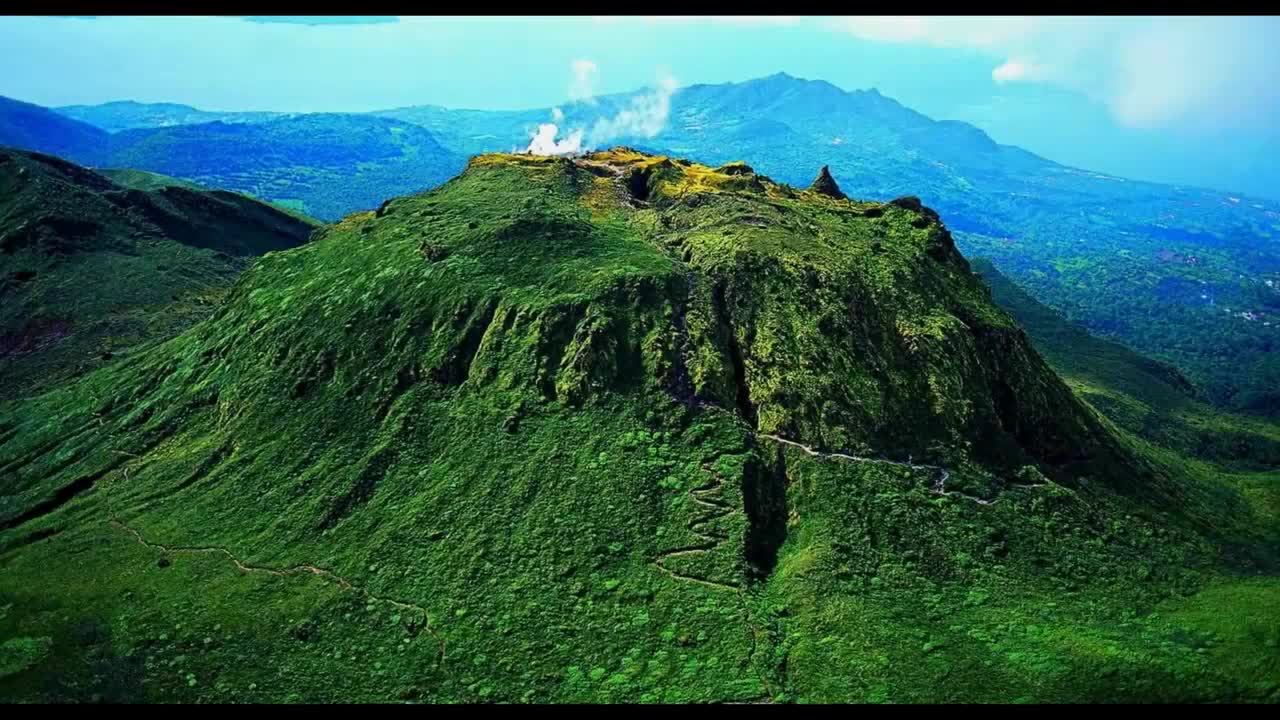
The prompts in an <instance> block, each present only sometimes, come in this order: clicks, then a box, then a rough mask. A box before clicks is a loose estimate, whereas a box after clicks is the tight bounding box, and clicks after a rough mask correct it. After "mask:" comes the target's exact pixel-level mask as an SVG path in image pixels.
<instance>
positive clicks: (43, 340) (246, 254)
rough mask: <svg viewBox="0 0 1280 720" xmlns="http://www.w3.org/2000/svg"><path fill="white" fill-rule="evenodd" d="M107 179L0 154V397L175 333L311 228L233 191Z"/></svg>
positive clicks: (40, 158)
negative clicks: (261, 260) (267, 255)
mask: <svg viewBox="0 0 1280 720" xmlns="http://www.w3.org/2000/svg"><path fill="white" fill-rule="evenodd" d="M113 175H114V176H115V177H118V178H120V179H122V180H125V181H127V183H128V184H123V183H122V184H117V183H115V182H113V181H112V180H111V179H108V177H105V176H103V175H100V174H97V173H94V172H92V171H90V170H86V169H84V168H81V167H79V166H76V165H73V164H71V163H68V162H66V161H63V160H59V159H57V158H54V157H51V156H47V155H39V154H36V153H27V152H20V151H15V150H3V149H0V298H2V299H3V302H2V303H0V377H3V379H4V382H3V385H2V387H0V399H6V398H13V397H17V396H20V395H24V394H28V393H31V392H34V391H36V390H39V389H42V388H43V389H48V388H51V387H56V386H57V385H58V384H59V383H60V382H62V381H64V380H65V379H66V378H67V377H69V376H71V375H75V374H78V373H80V372H83V371H86V370H90V369H93V368H96V367H100V366H102V365H104V364H106V363H108V362H111V361H113V360H114V359H116V358H118V357H119V356H122V355H125V354H128V353H131V352H133V351H136V350H138V349H140V348H142V347H145V346H146V345H147V344H148V343H150V342H152V341H156V340H161V339H165V338H168V337H171V336H173V335H176V334H177V333H179V332H180V331H182V330H184V329H186V328H187V327H189V326H190V325H191V324H192V323H194V322H196V321H197V320H200V319H203V318H205V317H208V316H209V314H210V313H211V312H212V311H213V308H215V307H216V306H217V305H218V303H219V302H220V301H221V298H222V297H223V295H224V294H225V292H226V290H227V289H228V288H229V287H230V285H231V283H232V281H233V280H234V279H235V276H236V275H237V274H238V273H239V272H240V270H242V269H243V268H244V267H245V266H246V265H247V264H248V263H249V262H250V261H251V259H252V258H254V257H256V256H258V255H261V254H262V253H264V252H269V251H272V250H283V249H286V248H290V247H294V246H296V245H300V244H302V243H303V242H306V240H307V238H308V237H309V236H310V234H311V232H312V230H313V229H315V227H316V226H317V224H316V222H315V221H314V220H310V219H300V218H299V217H297V216H296V215H290V214H285V213H284V212H281V211H279V210H276V209H273V208H271V207H268V206H266V205H263V204H262V203H259V202H256V201H253V200H251V199H249V198H246V197H243V196H241V195H237V194H234V193H228V192H224V191H209V190H203V189H199V188H197V187H195V186H191V185H187V184H173V183H168V182H162V181H161V180H160V178H159V176H154V175H150V174H141V173H126V174H124V175H123V177H122V175H121V174H120V173H113ZM144 180H145V183H146V187H144V188H142V189H130V188H131V187H136V185H135V183H137V182H141V181H144Z"/></svg>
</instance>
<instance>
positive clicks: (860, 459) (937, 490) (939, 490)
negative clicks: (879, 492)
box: [758, 433, 1045, 505]
mask: <svg viewBox="0 0 1280 720" xmlns="http://www.w3.org/2000/svg"><path fill="white" fill-rule="evenodd" d="M758 436H759V437H762V438H768V439H769V440H772V441H774V442H776V443H781V444H783V445H790V446H791V447H795V448H799V449H801V450H803V451H805V452H806V453H808V454H809V455H812V456H814V457H817V458H835V459H837V460H844V461H846V462H852V463H876V464H880V465H896V466H898V467H904V468H909V469H911V470H929V471H932V472H934V473H936V477H935V479H934V481H933V484H932V485H931V486H930V487H929V492H931V493H933V494H934V495H942V496H944V497H958V498H962V499H964V500H968V501H970V502H973V503H977V504H978V505H994V504H996V503H997V502H1000V500H1001V499H1002V498H1003V497H1004V495H1003V494H1001V495H999V496H997V497H995V498H992V499H990V500H987V499H985V498H980V497H977V496H976V495H969V494H967V493H963V492H961V491H959V490H948V489H947V480H950V479H951V473H950V472H949V471H948V470H947V469H946V468H944V467H941V466H938V465H925V464H922V463H914V462H909V461H908V462H903V461H901V460H889V459H887V458H874V457H864V456H861V455H849V454H846V453H838V452H832V453H824V452H821V451H819V450H814V449H813V448H811V447H809V446H808V445H804V444H802V443H798V442H796V441H794V440H787V439H786V438H780V437H778V436H777V435H770V434H768V433H759V434H758ZM1007 487H1011V488H1037V487H1045V483H1030V484H1011V485H1008V486H1007Z"/></svg>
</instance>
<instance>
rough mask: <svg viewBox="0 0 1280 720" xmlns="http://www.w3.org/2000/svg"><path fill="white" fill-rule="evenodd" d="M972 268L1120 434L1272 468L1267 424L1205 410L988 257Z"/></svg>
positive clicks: (1177, 376)
mask: <svg viewBox="0 0 1280 720" xmlns="http://www.w3.org/2000/svg"><path fill="white" fill-rule="evenodd" d="M973 269H974V272H976V273H978V274H979V275H981V276H982V278H983V280H985V281H986V282H987V284H988V285H990V286H991V290H992V299H993V300H994V301H995V302H996V304H998V305H999V306H1000V307H1002V308H1004V309H1005V310H1006V311H1008V312H1009V314H1010V315H1012V316H1013V318H1014V319H1015V320H1016V321H1017V322H1018V324H1019V325H1020V326H1022V327H1023V328H1025V329H1026V330H1027V333H1028V334H1029V335H1030V336H1031V338H1032V340H1033V341H1034V343H1035V346H1036V349H1037V350H1039V351H1040V352H1041V353H1042V354H1043V355H1044V357H1045V359H1046V360H1047V361H1048V362H1049V364H1050V365H1051V366H1052V367H1053V369H1054V370H1055V371H1057V372H1058V374H1060V375H1061V376H1062V377H1063V379H1065V380H1066V381H1067V383H1068V384H1069V385H1070V386H1071V388H1072V389H1073V390H1074V391H1075V393H1076V395H1077V396H1079V397H1081V398H1083V399H1085V400H1087V401H1088V402H1089V403H1090V404H1091V405H1093V406H1094V407H1095V408H1097V409H1098V410H1100V411H1102V412H1103V413H1104V414H1105V415H1106V416H1107V417H1108V418H1110V419H1111V420H1112V421H1114V422H1116V423H1117V424H1119V425H1120V426H1122V427H1124V428H1125V429H1126V430H1129V431H1130V432H1133V433H1135V434H1137V435H1139V436H1141V437H1144V438H1146V439H1148V440H1150V441H1151V442H1154V443H1156V444H1158V445H1161V446H1163V447H1167V448H1172V449H1175V450H1178V451H1180V452H1183V453H1187V454H1189V455H1193V456H1196V457H1200V458H1203V459H1206V460H1213V461H1217V462H1223V463H1227V464H1229V465H1236V466H1241V467H1244V468H1250V467H1252V468H1255V469H1256V468H1259V467H1262V468H1268V467H1276V466H1280V428H1277V427H1276V426H1275V424H1273V423H1268V422H1265V421H1262V420H1258V419H1255V418H1249V417H1239V416H1231V415H1226V414H1224V413H1222V412H1220V411H1218V410H1216V409H1214V408H1212V407H1210V406H1209V405H1207V404H1206V403H1205V402H1203V400H1202V399H1201V398H1199V397H1198V396H1197V394H1196V391H1195V388H1194V387H1192V386H1191V384H1190V383H1189V382H1188V381H1187V379H1186V378H1185V377H1183V376H1182V374H1181V373H1180V372H1178V370H1177V369H1175V368H1173V367H1172V366H1169V365H1167V364H1165V363H1162V362H1159V361H1155V360H1151V359H1150V358H1147V357H1144V356H1142V355H1139V354H1138V353H1136V352H1134V351H1132V350H1130V349H1129V348H1127V347H1125V346H1123V345H1120V344H1119V343H1116V342H1113V341H1110V340H1105V339H1101V338H1097V337H1094V336H1092V335H1090V334H1089V333H1088V332H1086V331H1085V330H1084V329H1082V328H1080V327H1079V326H1076V325H1073V324H1071V323H1069V322H1067V321H1066V319H1064V318H1063V317H1062V315H1061V314H1059V313H1058V312H1056V311H1054V310H1052V309H1050V308H1048V307H1045V306H1044V305H1042V304H1040V303H1039V302H1037V301H1036V300H1035V299H1034V298H1032V297H1031V296H1030V295H1029V294H1027V293H1026V291H1024V290H1022V289H1021V288H1019V287H1018V286H1017V285H1015V284H1013V283H1012V282H1011V281H1010V280H1009V279H1008V278H1007V277H1005V276H1004V275H1003V274H1001V273H1000V271H998V270H996V268H995V266H993V265H992V264H991V262H990V261H989V260H986V259H984V258H979V259H976V260H974V261H973Z"/></svg>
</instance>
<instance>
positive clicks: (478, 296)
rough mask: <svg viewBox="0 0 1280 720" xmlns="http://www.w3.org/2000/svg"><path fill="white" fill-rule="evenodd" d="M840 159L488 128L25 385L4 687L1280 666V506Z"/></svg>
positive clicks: (8, 473) (8, 459)
mask: <svg viewBox="0 0 1280 720" xmlns="http://www.w3.org/2000/svg"><path fill="white" fill-rule="evenodd" d="M809 174H810V175H812V174H813V173H812V172H810V173H809ZM824 190H825V191H826V192H817V191H812V190H805V191H801V190H795V189H792V188H790V187H787V186H783V185H779V184H775V183H774V182H772V181H770V180H769V179H768V178H766V177H763V176H761V175H758V174H756V173H755V172H753V171H752V170H751V168H749V167H747V166H746V165H743V164H741V163H738V164H734V165H728V166H725V167H722V168H719V169H715V170H713V169H711V168H708V167H705V166H700V165H694V164H691V163H687V162H684V161H673V160H671V159H667V158H662V157H651V156H646V155H642V154H639V153H635V152H631V151H628V150H625V149H617V150H615V151H611V152H608V153H599V154H594V155H590V156H587V157H583V158H578V159H573V160H570V159H553V158H532V157H528V156H509V155H485V156H480V157H477V158H474V159H473V160H472V161H471V162H470V163H469V165H468V167H467V169H466V170H465V171H464V172H463V173H462V174H461V175H459V176H458V177H456V178H454V179H453V180H451V181H450V182H448V183H446V184H444V185H443V186H441V187H440V188H439V189H437V190H434V191H432V192H428V193H424V194H421V195H416V196H412V197H404V198H399V199H396V200H394V201H392V202H390V203H387V204H386V205H384V206H383V207H381V208H380V209H379V210H378V211H377V212H370V213H364V214H359V215H353V216H350V217H348V218H346V219H345V220H343V221H342V222H341V223H338V224H337V225H334V226H332V227H330V228H326V229H325V230H324V231H322V233H321V235H320V237H318V238H317V239H316V240H315V241H313V242H311V243H308V244H307V245H305V246H303V247H300V248H297V249H294V250H291V251H287V252H280V253H271V254H268V255H266V256H265V257H263V258H262V259H261V260H260V261H259V262H257V263H255V264H254V265H253V266H252V267H250V268H249V269H248V270H247V271H246V272H245V273H243V274H242V275H241V276H240V278H239V280H238V281H237V284H236V286H235V288H234V290H233V291H232V293H231V294H232V297H231V298H229V300H228V301H227V302H226V303H225V304H224V305H222V306H221V307H220V308H219V310H218V311H217V312H216V313H215V315H214V316H213V317H211V318H210V319H208V320H207V321H205V322H202V323H200V324H198V325H196V326H195V327H193V328H192V329H190V330H189V331H187V332H186V333H183V334H182V335H180V336H178V337H176V338H174V339H172V340H170V341H169V342H167V343H165V344H164V345H161V346H158V347H155V348H153V349H151V350H149V351H147V352H145V353H140V354H137V355H135V356H133V357H131V358H129V359H128V360H126V361H125V362H122V363H118V364H115V365H113V366H110V367H108V368H105V369H103V370H99V371H97V372H95V373H93V374H91V375H89V376H88V377H86V378H84V379H83V380H81V381H80V382H78V383H75V384H73V385H69V386H67V387H64V388H62V389H60V390H58V391H55V392H51V393H49V394H46V395H43V396H41V397H39V398H34V399H31V400H27V401H24V402H20V403H9V404H7V405H0V478H3V480H2V482H3V493H4V494H3V495H2V496H0V547H3V548H4V549H3V551H0V552H3V555H0V563H3V573H0V604H3V605H4V606H5V607H6V608H7V610H6V614H5V616H4V617H3V618H0V631H3V632H4V633H5V634H4V637H7V638H11V640H10V641H9V642H12V643H15V644H14V645H13V647H12V648H9V646H8V645H6V648H8V649H7V652H8V655H7V656H6V657H7V658H12V659H11V660H9V664H8V665H5V666H4V667H5V668H6V672H5V673H4V675H3V676H2V677H0V692H2V693H4V695H5V696H6V697H12V698H15V699H51V698H70V699H77V698H85V697H86V696H92V695H94V694H97V695H99V696H100V697H101V698H104V699H112V700H256V701H288V700H295V701H296V700H311V701H331V702H332V701H345V702H352V701H361V700H372V701H390V700H397V699H399V700H423V701H444V700H465V701H526V702H530V701H557V700H558V701H642V702H657V701H668V702H671V701H779V702H784V701H792V700H797V701H823V700H871V701H884V700H893V701H928V700H950V701H956V700H986V701H998V700H1005V701H1012V700H1027V699H1030V700H1045V701H1052V700H1102V699H1105V700H1112V701H1114V700H1125V699H1136V700H1208V699H1213V700H1223V699H1253V700H1265V699H1269V698H1270V699H1275V697H1274V692H1275V688H1276V682H1275V681H1276V679H1277V670H1278V668H1277V666H1276V663H1275V659H1274V651H1273V650H1269V649H1268V648H1273V647H1274V642H1275V641H1276V639H1277V638H1280V624H1278V623H1277V620H1276V618H1275V616H1274V613H1272V612H1270V608H1271V607H1273V606H1274V602H1275V600H1276V595H1277V592H1278V591H1280V588H1278V587H1277V585H1276V584H1275V583H1274V582H1273V581H1272V579H1271V576H1269V575H1268V576H1264V577H1256V578H1253V577H1250V578H1248V579H1245V580H1239V579H1233V577H1235V576H1233V575H1232V573H1234V572H1247V573H1253V572H1258V571H1265V572H1273V571H1274V567H1275V560H1276V555H1275V540H1274V537H1270V536H1268V535H1267V533H1268V532H1269V531H1270V530H1271V529H1272V526H1273V523H1274V520H1273V518H1271V517H1268V516H1266V515H1265V514H1264V513H1263V512H1262V510H1261V509H1259V508H1258V507H1257V506H1256V505H1255V504H1253V503H1251V502H1250V501H1249V500H1248V499H1247V498H1245V497H1242V496H1241V494H1240V493H1238V492H1237V491H1234V490H1232V489H1230V488H1226V487H1223V486H1220V485H1215V484H1211V483H1208V482H1205V479H1204V478H1202V477H1200V476H1198V475H1194V474H1189V473H1185V472H1184V471H1183V470H1182V468H1181V467H1180V466H1179V465H1178V464H1176V463H1172V462H1168V461H1166V460H1165V458H1163V457H1162V456H1160V455H1157V454H1152V453H1148V452H1147V451H1146V449H1145V448H1144V447H1143V446H1141V445H1140V444H1137V443H1133V442H1131V441H1129V440H1128V439H1127V438H1126V437H1125V436H1124V434H1123V433H1120V432H1117V431H1114V430H1113V429H1111V426H1110V425H1109V423H1108V422H1107V421H1105V420H1104V419H1102V418H1100V417H1098V416H1097V415H1096V414H1095V413H1094V412H1093V411H1092V410H1091V409H1090V408H1089V407H1088V406H1087V405H1085V404H1084V403H1081V402H1080V401H1079V400H1077V399H1076V398H1075V397H1074V396H1073V395H1072V393H1071V392H1070V390H1069V389H1068V387H1067V386H1066V385H1065V384H1064V383H1063V382H1062V381H1061V380H1059V379H1058V378H1057V377H1056V376H1055V375H1054V374H1053V373H1052V371H1050V370H1049V368H1048V366H1047V365H1046V364H1045V363H1044V361H1043V360H1041V359H1040V357H1039V355H1037V354H1036V352H1035V351H1034V350H1033V349H1032V347H1031V345H1030V343H1029V342H1028V340H1027V339H1026V337H1025V335H1024V334H1023V332H1022V331H1021V330H1020V329H1019V328H1018V327H1017V325H1016V324H1015V323H1014V322H1013V320H1012V319H1011V318H1010V317H1009V316H1008V315H1007V314H1005V313H1004V312H1002V311H1001V310H999V309H998V308H997V307H995V306H994V305H993V304H992V303H991V302H990V300H989V298H988V291H987V289H986V287H985V286H984V285H983V283H982V282H981V280H980V279H979V278H978V277H977V276H975V275H973V274H972V273H971V272H970V271H969V267H968V264H967V262H966V261H965V260H964V258H963V257H962V256H961V255H960V254H959V252H958V251H957V250H956V249H955V247H954V245H953V243H952V241H951V238H950V234H949V233H948V232H947V230H946V228H945V227H943V226H942V224H941V223H940V222H939V221H938V218H937V215H936V214H935V213H933V212H932V211H931V210H929V209H927V208H925V207H922V206H921V205H920V203H919V202H918V201H917V200H915V199H914V198H903V199H901V200H898V201H895V202H892V203H875V202H859V201H851V200H843V199H836V198H834V197H832V196H831V194H830V188H824ZM68 558H74V560H68ZM90 576H91V577H94V578H96V579H97V581H96V582H94V583H85V582H83V578H84V577H90ZM36 578H39V581H38V582H37V581H36ZM37 586H38V589H36V588H37ZM193 588H198V591H194V590H193ZM1170 603H1172V604H1170ZM1207 607H1213V608H1214V611H1213V612H1206V608H1207ZM1153 609H1155V610H1157V612H1154V613H1153V612H1152V610H1153ZM1226 616H1230V617H1231V618H1232V619H1233V622H1232V623H1230V624H1226V625H1224V624H1223V623H1222V618H1223V617H1226ZM1224 658H1230V662H1223V659H1224Z"/></svg>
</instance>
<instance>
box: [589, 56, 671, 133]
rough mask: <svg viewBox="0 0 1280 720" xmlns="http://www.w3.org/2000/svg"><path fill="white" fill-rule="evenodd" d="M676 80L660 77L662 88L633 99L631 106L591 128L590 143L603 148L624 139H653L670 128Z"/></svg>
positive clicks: (659, 85) (601, 120)
mask: <svg viewBox="0 0 1280 720" xmlns="http://www.w3.org/2000/svg"><path fill="white" fill-rule="evenodd" d="M675 91H676V80H675V78H673V77H671V76H670V75H667V74H665V73H664V74H662V75H660V76H659V78H658V86H657V87H656V88H654V90H653V92H651V93H648V94H646V95H637V96H636V97H633V98H631V105H630V106H629V107H626V108H623V109H622V110H620V111H619V112H618V114H617V115H614V116H613V117H611V118H600V119H599V120H596V122H595V124H594V125H592V126H591V135H590V138H591V139H590V141H589V144H590V145H591V146H592V147H595V146H598V145H602V144H604V143H607V142H609V141H610V140H613V139H614V138H618V137H623V136H635V137H644V138H651V137H653V136H655V135H657V134H658V133H660V132H662V129H663V128H665V127H666V126H667V117H668V116H670V115H671V96H672V94H674V93H675Z"/></svg>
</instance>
